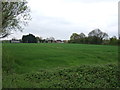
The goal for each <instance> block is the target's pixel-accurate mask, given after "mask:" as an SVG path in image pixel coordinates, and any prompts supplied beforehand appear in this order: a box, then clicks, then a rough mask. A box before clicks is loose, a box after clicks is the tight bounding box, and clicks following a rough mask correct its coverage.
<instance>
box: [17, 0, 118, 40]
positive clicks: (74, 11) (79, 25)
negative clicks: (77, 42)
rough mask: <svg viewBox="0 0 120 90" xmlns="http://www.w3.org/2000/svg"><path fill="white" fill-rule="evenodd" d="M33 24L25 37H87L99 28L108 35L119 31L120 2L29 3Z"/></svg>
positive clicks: (57, 0)
mask: <svg viewBox="0 0 120 90" xmlns="http://www.w3.org/2000/svg"><path fill="white" fill-rule="evenodd" d="M29 6H30V7H31V11H32V12H31V15H32V18H33V19H32V21H31V22H30V24H29V26H28V27H26V28H25V30H24V32H23V33H22V34H21V33H20V34H21V35H20V34H19V35H17V36H16V37H18V38H21V36H22V35H23V34H27V33H33V34H35V35H37V36H42V37H43V38H46V37H50V36H53V37H55V38H56V39H69V37H70V35H71V34H72V33H73V32H77V33H81V32H83V33H85V34H88V33H89V32H90V31H91V30H93V29H95V28H100V29H101V30H102V31H104V32H107V33H108V34H109V35H111V36H112V35H117V32H118V29H117V27H118V25H117V22H118V1H117V0H116V1H115V0H29Z"/></svg>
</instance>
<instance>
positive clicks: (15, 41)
mask: <svg viewBox="0 0 120 90" xmlns="http://www.w3.org/2000/svg"><path fill="white" fill-rule="evenodd" d="M10 42H11V43H20V42H21V41H20V40H16V39H12V40H11V41H10Z"/></svg>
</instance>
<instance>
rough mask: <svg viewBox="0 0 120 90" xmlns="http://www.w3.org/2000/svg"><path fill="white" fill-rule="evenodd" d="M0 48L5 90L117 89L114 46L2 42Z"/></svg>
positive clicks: (115, 49)
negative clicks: (0, 47)
mask: <svg viewBox="0 0 120 90" xmlns="http://www.w3.org/2000/svg"><path fill="white" fill-rule="evenodd" d="M2 49H3V87H5V88H6V87H7V88H9V87H19V88H20V87H22V88H24V87H27V88H28V87H31V88H35V87H36V88H37V87H39V88H55V87H58V88H59V87H60V88H61V87H89V88H94V87H119V86H118V83H117V77H116V72H117V61H118V47H117V46H108V45H87V44H57V43H55V44H46V43H45V44H43V43H40V44H32V43H31V44H23V43H20V44H16V43H13V44H7V43H3V48H2ZM82 72H83V73H82ZM109 74H110V75H109ZM96 75H97V76H98V77H99V78H97V77H96ZM80 77H81V78H80ZM66 78H68V79H66ZM79 78H80V79H79ZM86 78H87V79H89V80H87V81H86ZM93 78H96V79H95V80H93ZM105 78H107V79H105ZM106 80H107V81H106ZM95 81H96V82H95Z"/></svg>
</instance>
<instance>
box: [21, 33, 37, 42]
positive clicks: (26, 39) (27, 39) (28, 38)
mask: <svg viewBox="0 0 120 90" xmlns="http://www.w3.org/2000/svg"><path fill="white" fill-rule="evenodd" d="M22 42H23V43H37V39H36V37H35V36H34V35H33V34H29V35H23V37H22Z"/></svg>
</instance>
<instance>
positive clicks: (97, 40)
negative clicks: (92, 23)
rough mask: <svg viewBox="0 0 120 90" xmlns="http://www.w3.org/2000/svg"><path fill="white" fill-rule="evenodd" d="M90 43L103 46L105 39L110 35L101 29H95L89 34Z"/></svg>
mask: <svg viewBox="0 0 120 90" xmlns="http://www.w3.org/2000/svg"><path fill="white" fill-rule="evenodd" d="M88 37H89V41H90V43H93V44H101V43H102V41H103V39H106V38H108V34H107V33H104V32H102V31H101V30H100V29H95V30H93V31H91V32H90V33H89V34H88Z"/></svg>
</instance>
